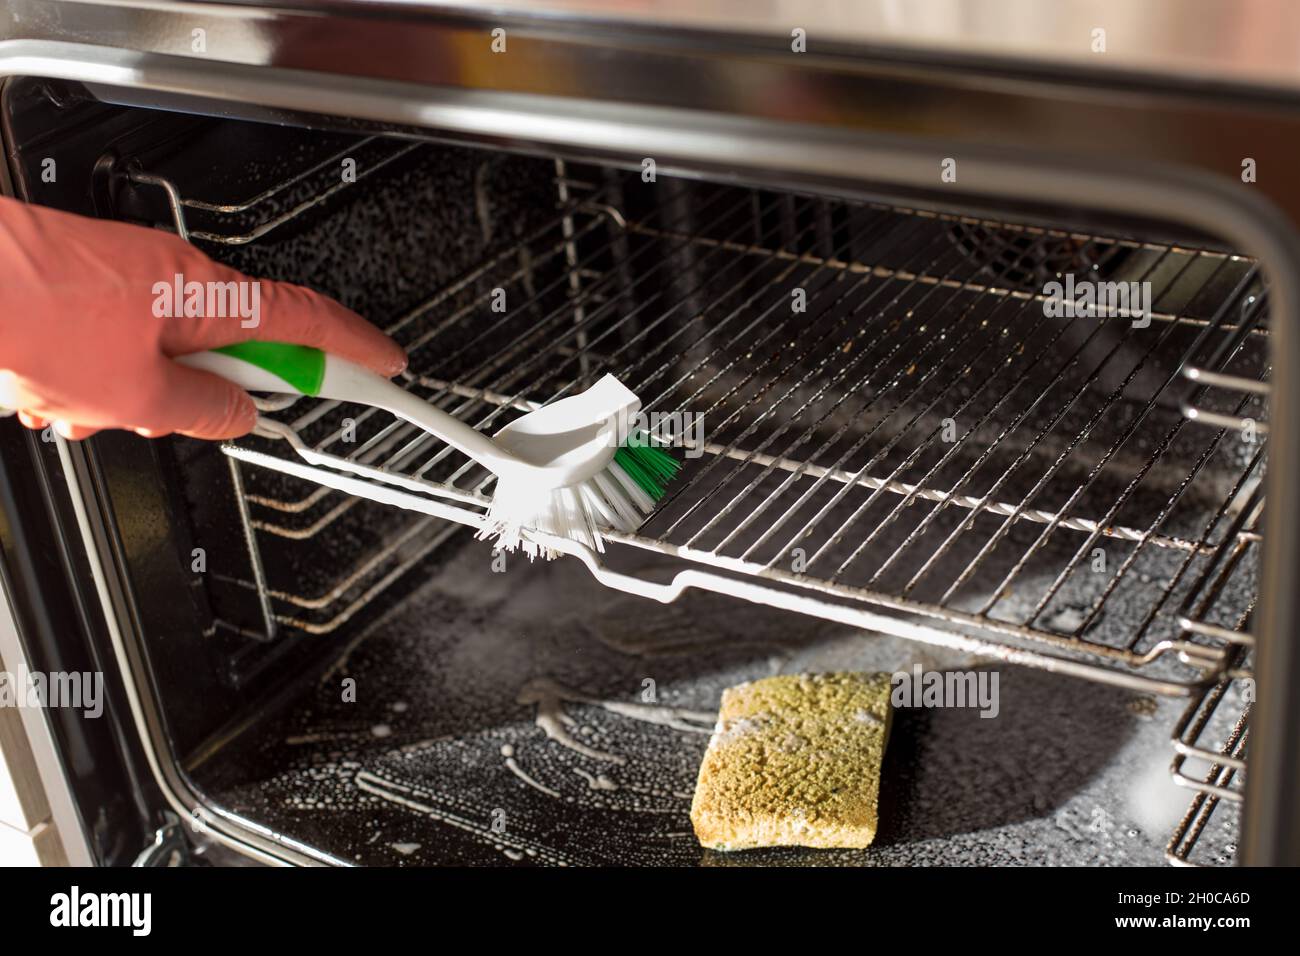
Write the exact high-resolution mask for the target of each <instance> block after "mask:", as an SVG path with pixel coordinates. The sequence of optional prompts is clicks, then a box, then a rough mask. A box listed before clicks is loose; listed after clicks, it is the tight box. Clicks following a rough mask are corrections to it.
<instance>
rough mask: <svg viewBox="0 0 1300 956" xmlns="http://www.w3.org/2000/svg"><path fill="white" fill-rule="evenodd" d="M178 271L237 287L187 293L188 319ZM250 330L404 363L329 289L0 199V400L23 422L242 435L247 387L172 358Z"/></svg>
mask: <svg viewBox="0 0 1300 956" xmlns="http://www.w3.org/2000/svg"><path fill="white" fill-rule="evenodd" d="M177 275H180V276H182V277H183V279H182V291H184V290H185V289H186V287H187V286H186V284H188V283H195V282H197V283H201V284H202V285H201V286H198V287H194V286H190V287H189V288H190V289H195V288H197V289H202V290H206V289H208V288H209V286H208V283H211V282H220V283H226V282H235V283H244V285H239V286H235V287H231V288H234V289H236V290H239V291H238V292H237V293H236V295H235V296H234V297H233V298H231V299H229V300H226V302H225V303H224V305H223V302H222V299H221V297H216V298H213V297H212V296H208V295H204V296H202V297H194V298H191V300H190V301H191V303H198V302H199V301H200V298H201V299H202V302H203V309H202V311H204V312H205V313H208V314H206V317H205V316H204V315H191V316H188V317H187V316H186V315H185V314H184V312H185V304H186V298H187V297H186V296H185V295H182V297H181V300H180V301H179V302H176V301H173V300H174V299H175V296H174V295H172V294H171V292H172V290H173V289H174V288H175V283H176V276H177ZM240 293H242V294H243V299H242V300H240V298H239V294H240ZM241 306H242V307H241ZM213 312H224V313H225V314H226V316H227V317H219V316H217V315H213V314H210V313H213ZM159 313H161V314H159ZM169 315H171V316H174V317H168V316H169ZM254 323H255V324H254ZM254 338H256V339H264V340H267V341H277V342H294V343H298V344H300V345H314V346H316V347H317V348H321V349H324V350H326V351H328V352H332V353H335V354H337V355H341V356H343V357H344V358H348V359H351V360H352V361H354V362H358V363H360V364H362V365H365V366H368V367H369V368H371V369H373V370H374V371H376V372H378V373H380V374H381V375H386V376H391V375H395V374H397V373H398V372H400V371H401V370H402V369H403V368H405V367H406V355H405V354H404V353H403V351H402V349H401V347H400V346H398V345H397V343H395V342H393V341H392V340H391V339H390V338H388V337H387V336H386V335H384V334H383V333H382V332H380V331H379V330H378V329H376V328H375V327H374V326H372V325H370V324H369V323H367V322H366V321H365V320H364V319H362V318H361V317H360V316H358V315H357V314H355V313H354V312H351V311H349V310H348V309H345V308H344V307H343V306H341V305H339V304H338V303H337V302H335V301H334V300H333V299H330V298H327V297H326V296H323V295H319V294H317V293H315V292H312V291H310V290H309V289H304V288H302V287H300V286H296V285H291V284H289V283H284V282H270V281H266V280H252V279H249V278H248V277H247V276H244V275H242V274H241V273H239V272H236V271H235V270H234V269H229V268H226V267H225V266H222V265H219V264H217V263H215V262H213V261H212V260H211V259H209V258H208V257H207V256H205V255H204V254H203V253H202V252H200V251H199V250H198V249H196V248H194V247H193V246H191V245H190V244H189V243H187V242H185V241H184V240H183V239H180V238H179V237H177V236H175V235H172V234H171V233H167V232H161V231H158V230H154V229H146V228H143V227H140V226H131V225H127V224H125V223H118V222H107V221H101V220H97V219H85V218H82V217H80V216H74V215H71V214H69V213H64V212H58V211H56V210H51V209H44V208H41V207H39V206H29V205H27V204H25V203H22V202H19V201H18V200H14V199H6V198H2V197H0V406H3V407H6V408H11V409H15V408H16V409H18V410H19V418H20V419H21V420H22V422H23V424H24V425H26V426H27V427H28V428H44V427H45V426H46V425H47V424H49V423H53V425H54V427H55V429H56V430H57V431H58V432H59V434H60V435H63V436H64V437H65V438H72V439H76V438H85V437H86V436H87V435H91V434H94V433H95V432H96V431H98V430H99V429H101V428H129V429H132V430H134V431H135V432H137V433H139V434H141V435H144V436H146V437H156V436H159V435H166V434H169V433H171V432H180V433H181V434H183V435H190V436H193V437H195V438H213V439H215V438H233V437H235V436H238V435H243V434H245V433H246V432H248V431H249V430H251V429H252V427H253V424H254V420H255V418H256V416H257V412H256V409H255V408H254V407H253V403H252V400H251V399H250V398H249V397H248V394H247V393H246V392H244V391H243V390H242V389H240V388H237V387H236V386H234V385H231V384H229V383H228V382H226V381H225V380H224V379H221V378H218V377H217V376H215V375H211V374H209V373H207V372H200V371H198V370H196V369H190V368H186V367H185V366H183V365H178V364H177V363H176V362H173V361H171V356H174V355H185V354H187V353H189V352H198V351H201V350H203V349H208V348H215V347H217V346H221V345H231V344H233V343H235V342H242V341H246V340H248V339H254Z"/></svg>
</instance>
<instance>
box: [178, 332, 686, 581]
mask: <svg viewBox="0 0 1300 956" xmlns="http://www.w3.org/2000/svg"><path fill="white" fill-rule="evenodd" d="M177 361H179V362H181V363H182V364H185V365H188V366H190V367H192V368H199V369H203V370H205V371H208V372H212V373H214V374H216V375H220V376H221V377H222V378H225V379H227V380H229V381H231V382H234V383H235V384H236V385H239V386H240V387H241V388H245V389H248V390H250V391H257V392H296V393H298V394H301V395H309V396H314V397H320V398H331V399H336V400H338V401H343V402H354V403H357V404H361V405H369V406H372V407H375V408H382V409H384V410H385V411H388V412H390V413H392V414H394V415H396V416H398V417H399V418H402V419H404V420H406V421H408V422H410V423H411V424H412V425H415V426H417V427H418V428H421V429H423V430H424V431H426V432H428V433H429V434H431V435H434V436H435V437H437V438H440V439H441V440H443V441H445V442H446V443H447V444H449V445H451V446H453V447H455V448H457V449H458V450H460V451H461V452H463V453H464V454H466V455H468V456H469V457H470V458H473V459H474V460H475V461H477V462H478V463H479V464H480V465H482V466H483V467H484V468H487V469H488V470H489V471H491V472H492V473H493V474H495V475H496V487H495V489H494V490H493V494H492V501H491V504H490V505H489V507H488V512H487V515H486V518H485V520H484V523H483V526H482V528H481V529H480V530H479V532H478V534H477V535H476V537H477V538H479V539H481V540H492V539H495V540H496V543H497V546H498V547H500V548H502V549H504V550H506V551H514V550H516V549H522V550H523V551H524V552H525V553H526V554H527V555H528V556H529V557H530V558H535V557H537V556H538V555H541V556H543V557H546V558H553V557H555V556H556V552H554V551H553V550H552V549H550V548H547V547H545V546H543V545H540V544H539V543H538V542H537V541H536V540H535V539H533V538H532V537H530V536H529V535H528V534H527V532H529V531H538V532H542V533H543V534H548V535H555V536H557V537H562V538H568V539H569V540H572V541H576V542H578V543H580V544H584V545H586V546H588V547H591V548H594V549H595V550H597V551H603V550H604V545H603V542H602V536H601V532H602V531H604V530H614V531H621V532H630V531H634V530H635V529H636V528H637V527H638V526H639V525H640V524H641V522H642V521H644V520H645V518H646V517H647V516H648V515H649V514H650V513H651V512H652V511H653V510H654V508H655V503H656V502H658V501H659V500H660V499H661V498H663V496H664V494H665V492H666V490H667V484H668V482H670V481H671V480H672V479H673V478H674V476H675V475H676V474H677V471H678V470H679V468H680V467H681V466H680V464H679V463H678V462H677V461H676V459H674V458H673V457H672V455H670V454H669V453H668V452H667V451H665V450H664V449H662V448H659V447H657V446H656V445H655V444H654V442H653V440H652V439H651V438H650V436H648V435H647V434H646V433H645V432H643V431H637V430H634V429H632V428H630V427H629V423H630V422H631V421H632V420H633V419H634V418H635V416H636V413H637V412H638V411H640V408H641V402H640V399H638V398H637V397H636V395H635V394H633V393H632V391H631V390H629V389H628V388H627V387H626V386H625V385H623V383H622V382H620V381H619V380H618V379H617V378H615V377H614V376H613V375H605V376H604V377H603V378H601V379H600V380H599V381H597V382H596V384H594V385H592V386H591V387H590V388H588V389H587V390H586V391H584V392H581V393H580V394H577V395H571V396H568V397H567V398H562V399H559V400H558V401H555V402H552V403H551V404H549V405H543V406H542V407H541V408H539V409H537V410H536V411H533V412H529V413H528V414H526V415H524V416H522V417H520V418H518V419H516V420H515V421H513V422H511V423H510V424H509V425H507V426H505V427H504V428H502V429H501V430H500V431H498V432H497V433H496V435H494V436H492V437H489V436H487V435H485V434H483V433H482V432H479V431H477V430H475V429H474V428H472V427H471V426H469V425H467V424H466V423H465V422H462V421H461V420H460V419H458V418H454V417H453V416H451V415H449V414H447V413H446V412H444V411H443V410H442V409H440V408H437V407H436V406H434V405H431V404H429V403H428V402H426V401H423V400H422V399H420V398H419V397H418V396H416V395H413V394H411V393H410V392H408V391H406V390H405V389H403V388H401V387H400V386H399V385H396V384H395V383H393V382H390V381H389V380H388V379H386V378H383V377H382V376H379V375H376V374H375V373H374V372H371V371H369V370H368V369H365V368H362V367H361V366H359V365H356V364H354V363H352V362H349V361H348V360H346V359H343V358H340V357H339V356H337V355H329V354H327V353H325V352H322V351H321V350H320V349H314V348H309V347H307V346H301V345H289V344H286V343H282V342H243V343H240V344H238V345H231V346H227V347H225V348H220V349H213V350H211V351H208V352H196V353H194V354H192V355H185V356H181V357H180V358H178V359H177Z"/></svg>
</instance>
